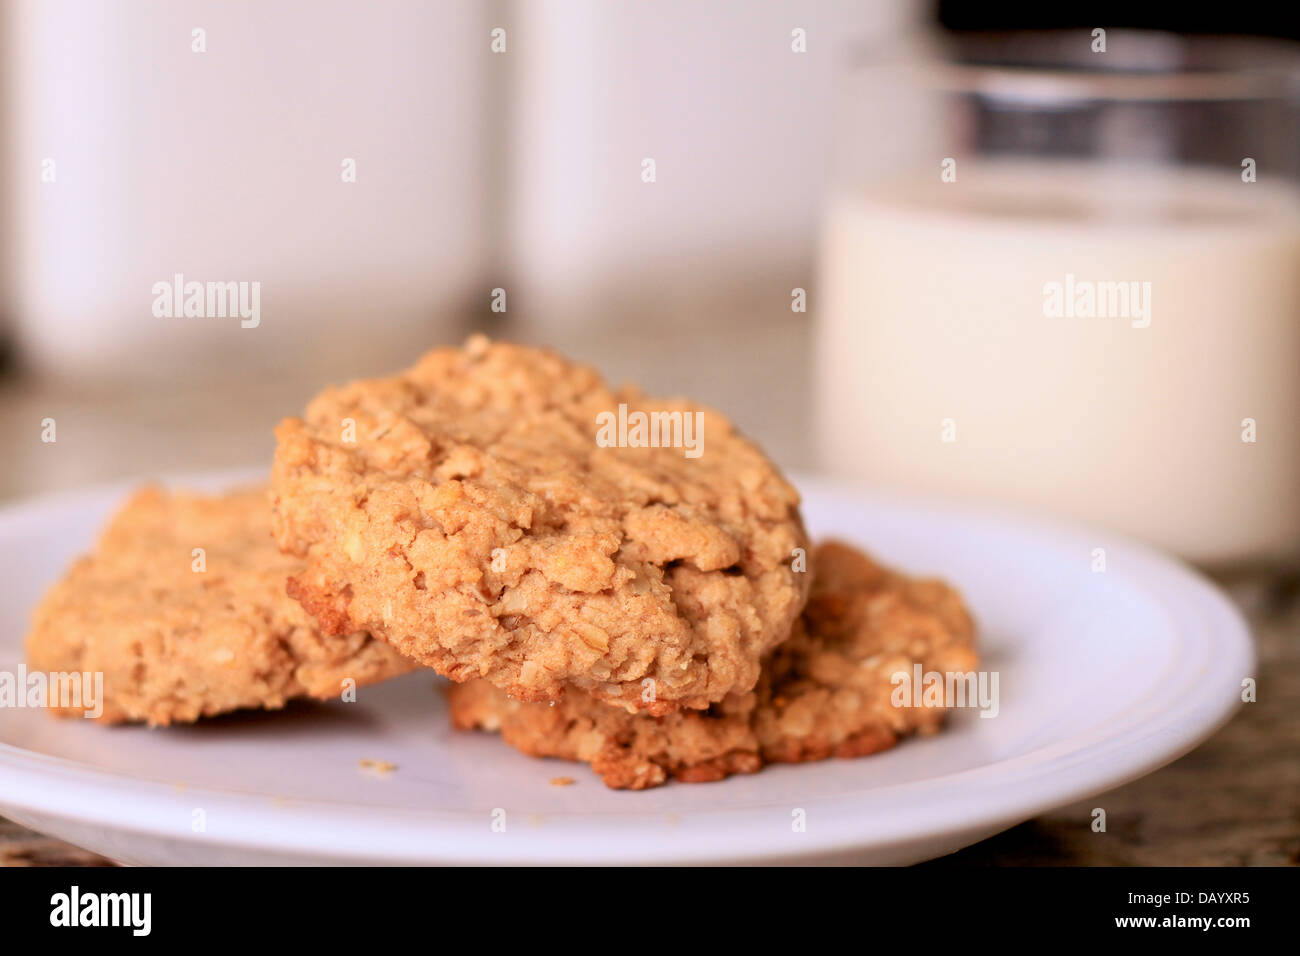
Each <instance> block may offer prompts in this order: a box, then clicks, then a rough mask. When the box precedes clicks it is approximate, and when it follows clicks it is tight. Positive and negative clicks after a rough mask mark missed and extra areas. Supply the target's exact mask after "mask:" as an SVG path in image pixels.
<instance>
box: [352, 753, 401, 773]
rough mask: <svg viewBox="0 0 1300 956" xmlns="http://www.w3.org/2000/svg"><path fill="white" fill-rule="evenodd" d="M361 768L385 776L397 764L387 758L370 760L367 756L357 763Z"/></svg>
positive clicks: (395, 767)
mask: <svg viewBox="0 0 1300 956" xmlns="http://www.w3.org/2000/svg"><path fill="white" fill-rule="evenodd" d="M357 766H359V767H360V768H361V769H362V770H369V771H370V772H371V773H374V774H376V775H378V776H380V777H387V776H388V775H389V774H391V773H392V772H393V771H394V770H396V769H397V764H395V763H392V762H391V761H388V760H371V759H369V758H368V757H367V758H363V759H362V760H361V761H360V762H359V763H358V764H357Z"/></svg>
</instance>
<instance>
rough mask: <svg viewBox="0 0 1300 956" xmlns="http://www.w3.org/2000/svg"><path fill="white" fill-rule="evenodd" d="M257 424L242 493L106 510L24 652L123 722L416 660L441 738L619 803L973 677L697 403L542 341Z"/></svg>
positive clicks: (921, 728) (741, 767)
mask: <svg viewBox="0 0 1300 956" xmlns="http://www.w3.org/2000/svg"><path fill="white" fill-rule="evenodd" d="M276 434H277V439H278V443H277V448H276V454H275V460H274V462H273V465H272V469H271V482H270V489H269V491H268V490H267V489H266V488H258V489H249V490H242V491H237V492H233V493H230V494H226V495H220V496H199V495H187V494H177V493H165V492H162V491H158V490H156V489H146V490H145V491H142V492H140V493H138V494H137V495H136V496H135V497H133V498H132V499H131V500H130V501H129V502H128V503H127V504H126V506H125V507H124V508H123V509H122V511H121V512H120V513H119V514H118V515H117V516H116V517H115V518H114V519H113V520H112V522H111V523H110V525H109V527H108V529H107V530H106V531H105V532H104V533H103V536H102V537H101V539H100V542H99V544H98V546H97V548H96V550H95V552H94V553H93V554H92V555H90V556H89V557H86V558H83V559H81V560H80V561H78V562H77V563H76V564H75V565H74V566H73V567H72V569H71V570H70V571H69V572H68V574H67V575H66V577H65V578H64V579H63V580H62V581H60V582H59V583H58V584H56V585H55V587H54V588H53V589H52V590H51V591H50V593H49V594H48V595H47V597H46V598H45V600H44V601H43V602H42V604H41V605H40V607H38V609H37V611H36V613H35V618H34V623H33V630H32V633H31V636H30V637H29V639H28V655H29V658H30V663H31V665H32V666H33V667H34V668H37V669H40V670H46V671H83V672H84V671H99V672H102V673H103V674H104V711H103V719H105V720H108V721H113V722H118V721H147V722H149V723H151V724H169V723H173V722H178V721H192V720H195V719H198V718H200V717H203V716H207V715H211V714H217V713H221V712H224V711H228V710H233V709H237V708H245V707H280V706H282V705H283V704H284V703H285V702H286V701H287V700H289V699H291V698H293V697H298V696H310V697H318V698H331V697H337V696H339V695H340V694H346V693H347V692H348V691H349V690H351V689H354V688H355V687H356V686H358V685H361V684H366V683H373V682H376V681H380V680H383V679H385V678H387V677H390V676H394V675H397V674H401V673H404V672H407V671H409V670H411V669H413V668H417V667H425V668H430V669H432V670H434V671H436V672H437V673H439V674H441V675H443V676H444V677H447V678H450V680H451V681H452V682H453V683H452V684H451V686H450V688H449V689H448V696H449V711H450V714H451V719H452V721H453V723H454V724H455V726H457V727H459V728H464V729H482V730H493V731H500V732H501V734H502V736H503V738H504V739H505V741H506V742H507V743H509V744H510V745H512V746H514V747H516V748H518V749H519V750H522V751H524V752H525V753H528V754H533V755H536V756H549V757H559V758H564V759H568V760H579V761H585V762H588V763H590V764H591V765H592V767H593V769H594V770H595V771H596V772H597V773H598V774H599V775H600V776H601V778H602V779H603V780H604V781H605V783H607V784H608V785H609V786H611V787H619V788H631V789H642V788H645V787H651V786H656V785H658V784H661V783H664V782H666V781H667V780H669V779H672V778H676V779H678V780H687V781H704V780H718V779H721V778H723V777H725V776H727V775H729V774H732V773H748V772H753V771H756V770H758V769H760V768H761V767H762V766H763V765H764V764H766V763H772V762H799V761H808V760H817V759H822V758H826V757H830V756H839V757H851V756H859V755H863V754H869V753H873V752H876V751H878V750H881V749H883V748H885V747H888V746H890V745H892V744H893V743H894V742H896V741H897V740H898V739H899V738H900V737H901V736H903V735H905V734H908V733H910V732H932V731H933V730H935V729H937V728H938V726H939V725H940V723H941V721H942V719H943V713H944V711H943V708H942V706H895V705H894V700H895V698H896V696H897V695H895V694H894V690H895V687H894V682H893V680H892V678H893V675H894V674H896V673H898V672H900V671H902V672H906V673H909V674H910V673H911V672H912V670H913V667H914V666H915V665H917V664H919V665H921V666H922V667H923V668H924V669H925V670H926V671H938V672H966V671H969V670H971V669H973V668H974V667H975V663H976V661H975V655H974V652H973V649H972V645H973V627H972V624H971V621H970V617H969V615H968V614H967V612H966V610H965V608H964V607H963V605H962V602H961V600H960V598H959V597H958V596H957V594H956V593H955V592H953V591H952V590H951V589H950V588H948V587H946V586H945V585H943V584H941V583H939V582H936V581H919V580H912V579H909V578H906V577H903V576H901V575H899V574H895V573H893V572H890V571H888V570H886V569H884V568H882V567H880V566H879V565H877V564H875V563H874V562H873V561H872V560H871V559H869V558H868V557H866V556H865V555H863V554H862V553H860V552H858V551H856V550H854V549H852V548H850V547H847V546H845V545H842V544H836V543H824V544H821V545H820V546H817V547H814V546H813V545H812V544H811V543H810V542H809V541H808V539H807V535H806V533H805V531H804V527H803V523H802V520H801V517H800V514H799V497H798V494H797V493H796V492H795V490H794V489H793V488H792V487H791V486H790V484H789V483H788V482H787V481H786V480H785V479H784V478H783V477H782V476H781V474H780V473H779V472H778V471H777V469H776V468H775V467H774V466H773V465H772V463H771V462H770V461H769V460H768V459H767V458H766V457H765V456H764V454H763V453H762V452H761V451H760V450H759V448H758V447H757V446H755V445H754V444H753V443H752V442H750V441H749V440H748V439H746V438H745V437H743V436H741V435H740V434H739V433H738V432H737V431H736V430H735V429H734V428H733V426H732V425H731V423H730V422H729V421H727V419H726V418H724V417H723V416H722V415H720V414H718V413H717V412H715V411H712V410H710V409H706V408H702V407H699V406H697V405H694V404H692V403H690V402H686V401H681V400H664V399H656V398H650V397H647V396H645V395H644V394H642V393H641V392H640V391H639V390H638V389H635V388H630V387H624V388H621V389H612V388H610V387H609V386H607V385H606V384H605V383H604V382H603V381H602V380H601V378H600V377H599V376H598V375H597V374H596V373H595V372H594V371H593V370H591V369H589V368H587V367H584V366H581V365H576V364H573V363H571V362H568V361H566V360H565V359H563V358H561V357H560V356H557V355H555V354H553V353H550V352H546V351H542V350H537V349H531V348H524V347H521V346H515V345H508V344H502V343H497V344H493V343H490V342H488V340H486V339H484V338H482V337H475V338H472V339H471V340H470V341H469V342H468V343H467V344H466V345H465V346H464V347H463V348H460V349H451V348H447V349H437V350H434V351H432V352H430V353H429V354H427V355H426V356H424V357H423V358H422V359H421V360H420V361H419V362H418V363H417V364H416V365H414V366H413V367H412V368H410V369H408V370H407V371H405V372H403V373H401V374H399V375H396V376H394V377H392V378H387V379H376V380H368V381H358V382H353V383H351V384H349V385H345V386H342V387H339V388H330V389H327V390H326V391H324V392H323V393H322V394H320V395H319V396H317V397H316V398H315V399H314V400H313V401H312V402H311V404H310V405H309V406H308V407H307V409H306V412H305V414H304V415H303V417H302V418H293V419H288V420H286V421H284V422H283V423H282V424H281V425H280V426H279V428H278V429H277V432H276ZM907 703H908V704H910V703H911V701H908V702H907Z"/></svg>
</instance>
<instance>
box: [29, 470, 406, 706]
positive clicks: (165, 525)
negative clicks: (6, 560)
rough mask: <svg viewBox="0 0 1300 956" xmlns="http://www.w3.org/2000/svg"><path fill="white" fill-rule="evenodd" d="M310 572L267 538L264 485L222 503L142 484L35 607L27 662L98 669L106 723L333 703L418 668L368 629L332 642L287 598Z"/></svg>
mask: <svg viewBox="0 0 1300 956" xmlns="http://www.w3.org/2000/svg"><path fill="white" fill-rule="evenodd" d="M195 549H202V551H201V553H198V552H196V550H195ZM300 567H301V565H300V564H299V563H298V562H297V561H295V560H294V559H293V558H290V557H286V556H284V555H282V554H281V553H280V552H279V550H278V549H277V548H276V546H275V542H274V541H273V540H272V538H271V531H270V503H269V498H268V492H267V489H266V488H264V487H263V488H254V489H248V490H242V491H237V492H232V493H230V494H227V495H213V496H207V495H191V494H179V493H176V494H172V493H168V492H165V491H162V490H160V489H157V488H146V489H144V490H142V491H139V492H137V493H136V494H135V495H133V496H132V497H131V498H130V500H129V501H127V503H126V504H125V505H124V506H123V507H122V509H121V510H120V511H119V512H118V513H117V514H116V515H115V516H114V517H113V519H112V521H111V522H110V523H109V525H108V527H107V528H106V529H105V530H104V532H103V534H102V535H101V537H100V539H99V543H98V545H97V547H96V548H95V550H94V552H93V553H92V554H90V555H89V556H87V557H83V558H80V559H78V560H77V561H76V563H74V564H73V565H72V567H71V568H70V569H69V571H68V573H67V574H66V575H65V576H64V577H63V579H62V580H60V581H59V582H58V583H57V584H55V585H54V586H53V587H52V588H51V589H50V591H49V593H48V594H46V596H45V598H44V600H43V601H42V602H41V603H40V605H39V606H38V607H37V608H36V611H35V612H34V614H33V622H32V631H31V634H30V635H29V636H28V638H27V657H28V666H29V668H31V669H32V670H35V671H41V672H50V671H57V672H92V673H93V672H100V673H102V674H103V698H104V699H103V715H102V717H101V718H100V719H101V720H104V721H107V722H110V723H118V722H121V721H148V722H149V723H150V724H170V723H179V722H185V721H192V720H195V719H197V718H199V717H204V716H209V715H212V714H219V713H222V712H225V711H230V710H236V709H239V708H243V707H282V706H283V705H284V703H285V702H286V701H287V700H289V699H290V698H293V697H305V696H310V697H318V698H330V697H336V696H339V695H340V694H341V693H342V690H343V681H344V680H346V679H349V678H350V679H351V680H353V681H355V682H356V685H361V684H368V683H373V682H374V681H378V680H383V679H384V678H387V677H392V676H394V675H396V674H401V673H404V672H406V671H408V670H411V669H413V667H414V663H413V662H410V661H407V660H405V659H404V658H402V657H401V656H400V655H399V654H397V653H396V652H395V651H394V650H393V649H392V648H391V647H389V646H388V645H386V644H384V643H383V642H382V641H376V640H373V639H371V638H369V637H367V636H366V635H365V634H361V633H353V634H347V635H344V636H337V637H331V636H326V635H324V634H322V633H321V632H320V631H319V629H318V628H317V627H316V626H315V623H314V622H313V621H312V620H311V618H310V617H309V616H308V615H307V613H306V612H305V611H303V609H302V608H301V607H300V606H299V605H298V602H296V601H294V600H293V599H291V598H290V597H289V596H288V595H287V594H286V593H285V581H286V579H287V578H288V576H289V575H290V574H292V573H293V572H294V571H296V570H298V569H299V568H300ZM56 710H57V708H56ZM83 710H84V708H81V707H67V708H64V709H63V710H62V712H63V713H65V714H69V715H72V714H75V715H78V716H79V715H81V714H82V713H83Z"/></svg>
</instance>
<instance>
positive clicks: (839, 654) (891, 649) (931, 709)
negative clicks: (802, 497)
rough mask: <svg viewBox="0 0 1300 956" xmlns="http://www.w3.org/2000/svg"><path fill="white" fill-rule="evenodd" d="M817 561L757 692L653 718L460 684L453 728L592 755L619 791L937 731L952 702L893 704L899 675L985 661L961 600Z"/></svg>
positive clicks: (837, 554)
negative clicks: (797, 614)
mask: <svg viewBox="0 0 1300 956" xmlns="http://www.w3.org/2000/svg"><path fill="white" fill-rule="evenodd" d="M813 567H814V569H815V571H814V577H813V584H812V594H811V596H810V597H809V599H808V606H807V608H806V609H805V611H804V613H803V615H802V617H801V618H800V620H799V621H798V623H797V624H796V627H795V629H794V633H793V634H792V635H791V637H790V639H789V641H787V642H786V643H784V644H782V645H781V646H780V647H779V648H777V649H776V651H775V652H774V653H773V654H772V655H771V657H770V659H769V660H768V661H767V662H766V664H765V665H764V668H763V674H762V677H761V678H760V680H759V683H758V686H757V687H756V688H755V689H754V691H753V692H751V693H748V694H741V695H732V696H731V697H728V698H727V699H726V700H724V701H722V702H720V703H718V704H715V705H714V706H712V707H711V708H709V709H708V710H707V711H677V712H675V713H671V714H668V715H666V716H663V717H654V716H650V715H647V714H643V713H629V712H627V711H626V710H623V709H621V708H618V707H612V706H610V705H609V704H607V703H604V702H602V701H599V700H595V699H593V698H591V697H590V696H582V695H578V694H570V695H569V696H567V697H566V698H565V699H564V700H562V701H560V702H559V703H557V704H554V705H548V704H545V703H530V702H524V701H517V700H512V699H511V698H510V697H509V696H508V695H507V694H505V693H504V692H503V691H501V690H500V689H498V688H496V687H494V686H492V685H491V684H489V683H487V682H486V681H475V682H473V683H469V684H460V685H453V686H451V687H450V688H449V689H448V691H447V693H448V698H449V709H450V713H451V719H452V723H453V724H454V725H455V726H456V727H458V728H460V729H465V730H469V729H480V730H491V731H500V733H501V735H502V736H503V737H504V739H505V740H506V742H507V743H509V744H510V745H512V746H514V747H516V748H517V749H519V750H522V751H523V752H524V753H527V754H530V755H533V756H537V757H559V758H563V759H566V760H578V761H584V762H587V763H590V764H591V766H592V769H593V770H594V771H595V772H596V773H597V774H598V775H599V776H600V777H601V778H602V779H603V780H604V782H605V783H606V784H607V785H609V786H610V787H614V788H619V789H632V790H641V789H644V788H647V787H654V786H658V785H659V784H662V783H665V782H666V781H668V780H670V779H673V778H675V779H677V780H681V781H687V782H700V781H712V780H720V779H722V778H723V777H726V776H728V775H730V774H734V773H753V772H754V771H756V770H759V769H760V768H761V767H762V766H763V765H764V764H770V763H799V762H804V761H811V760H823V759H825V758H828V757H858V756H864V755H866V754H871V753H875V752H877V751H880V750H884V749H886V748H888V747H891V746H893V745H894V744H895V743H896V742H897V741H898V740H899V739H900V738H901V737H903V736H904V735H906V734H909V733H933V732H934V731H936V730H937V729H939V727H940V725H941V723H942V720H943V717H944V713H945V708H944V707H943V706H904V707H899V706H895V705H894V701H893V699H892V698H893V695H894V691H895V685H894V684H893V683H892V681H891V678H892V676H893V675H894V674H895V673H896V672H898V671H904V672H907V673H909V674H911V673H912V669H913V666H914V665H915V664H918V663H919V664H921V665H922V667H923V669H924V670H926V671H938V672H961V673H965V672H968V671H971V670H973V669H974V668H975V667H976V666H977V664H978V660H977V658H976V655H975V651H974V626H973V624H972V622H971V618H970V615H969V614H968V613H967V611H966V608H965V606H964V605H963V603H962V601H961V598H960V596H959V595H958V594H957V593H956V592H955V591H954V590H953V589H952V588H950V587H948V586H947V585H945V584H943V583H942V582H939V581H933V580H916V579H912V578H908V577H905V576H903V575H900V574H897V573H895V572H892V571H889V570H887V569H885V568H882V567H881V566H880V565H878V564H876V563H875V562H874V561H872V560H871V559H870V558H868V557H867V556H866V555H864V554H862V553H861V552H859V551H857V550H855V549H853V548H851V547H848V546H846V545H842V544H838V543H833V542H831V543H826V544H823V545H821V546H820V547H819V548H818V549H817V550H816V552H815V554H814V564H813Z"/></svg>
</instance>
